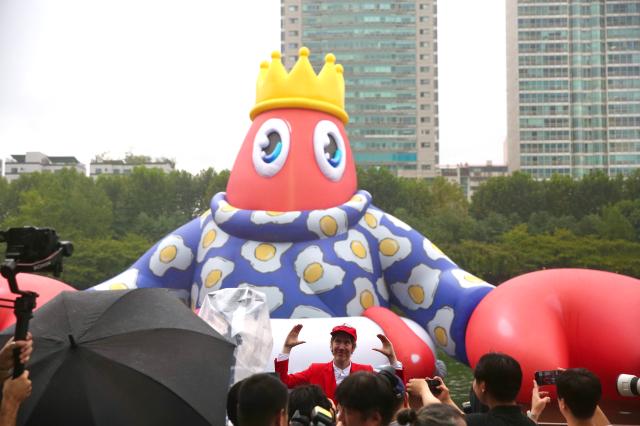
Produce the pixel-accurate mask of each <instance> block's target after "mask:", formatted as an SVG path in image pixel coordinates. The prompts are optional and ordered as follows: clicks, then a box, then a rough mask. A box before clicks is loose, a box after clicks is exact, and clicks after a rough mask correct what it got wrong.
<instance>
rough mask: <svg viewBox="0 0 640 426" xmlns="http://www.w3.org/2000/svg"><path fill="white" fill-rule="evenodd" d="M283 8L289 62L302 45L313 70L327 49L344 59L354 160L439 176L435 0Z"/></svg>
mask: <svg viewBox="0 0 640 426" xmlns="http://www.w3.org/2000/svg"><path fill="white" fill-rule="evenodd" d="M281 9H282V12H281V15H282V25H281V27H282V37H281V40H282V46H281V51H282V53H283V57H284V63H285V66H286V67H287V69H291V67H292V66H293V64H294V63H295V61H296V60H297V55H298V49H299V48H300V47H301V46H306V47H308V48H309V49H310V50H311V56H310V59H311V61H312V63H313V65H314V68H315V69H316V72H318V71H319V70H320V68H321V67H322V64H323V62H324V56H325V55H326V54H327V53H334V54H335V55H336V58H337V62H338V63H340V64H342V65H343V67H344V70H345V72H344V76H345V84H346V99H345V101H346V110H347V112H348V114H349V117H350V120H349V124H348V125H347V133H348V135H349V140H350V141H351V148H352V150H353V153H354V156H355V160H356V164H358V165H361V166H383V167H388V168H390V169H391V170H392V171H394V172H396V173H397V174H398V175H400V176H407V177H434V176H436V173H437V167H436V165H437V164H438V80H437V76H438V69H437V63H438V62H437V43H436V39H437V31H436V24H437V20H436V0H421V1H416V0H409V1H408V0H389V1H362V0H361V1H342V0H281Z"/></svg>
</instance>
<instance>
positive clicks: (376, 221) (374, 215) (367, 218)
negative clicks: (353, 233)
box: [359, 209, 383, 231]
mask: <svg viewBox="0 0 640 426" xmlns="http://www.w3.org/2000/svg"><path fill="white" fill-rule="evenodd" d="M382 216H383V213H382V212H381V211H380V210H375V209H368V210H367V211H366V212H365V214H364V215H363V216H362V219H360V222H359V224H360V225H361V226H363V227H365V228H368V229H370V230H372V231H373V230H374V229H376V228H377V227H378V225H380V221H381V220H382Z"/></svg>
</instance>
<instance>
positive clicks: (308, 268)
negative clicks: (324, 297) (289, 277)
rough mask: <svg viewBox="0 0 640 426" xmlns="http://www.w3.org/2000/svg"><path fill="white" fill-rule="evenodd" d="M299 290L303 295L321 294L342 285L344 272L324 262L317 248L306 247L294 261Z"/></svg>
mask: <svg viewBox="0 0 640 426" xmlns="http://www.w3.org/2000/svg"><path fill="white" fill-rule="evenodd" d="M295 269H296V274H297V275H298V278H299V279H300V290H301V291H302V292H303V293H305V294H321V293H325V292H327V291H330V290H333V289H334V288H335V287H337V286H339V285H342V279H343V278H344V274H345V272H344V270H343V269H342V268H340V267H339V266H335V265H331V264H329V263H327V262H325V261H324V256H323V253H322V250H320V247H318V246H311V247H307V248H306V249H304V250H303V251H301V252H300V254H299V255H298V257H297V258H296V260H295Z"/></svg>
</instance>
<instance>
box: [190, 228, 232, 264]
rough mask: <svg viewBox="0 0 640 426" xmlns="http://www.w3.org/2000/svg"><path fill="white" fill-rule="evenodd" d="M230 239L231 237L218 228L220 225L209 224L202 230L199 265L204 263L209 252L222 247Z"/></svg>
mask: <svg viewBox="0 0 640 426" xmlns="http://www.w3.org/2000/svg"><path fill="white" fill-rule="evenodd" d="M228 239H229V235H228V234H227V233H226V232H224V231H223V230H222V229H220V228H218V225H216V224H215V223H214V222H213V221H211V222H209V223H207V224H206V225H205V227H204V229H203V230H202V234H201V235H200V242H199V243H198V255H197V260H198V263H200V262H202V260H203V259H204V258H205V256H206V254H207V253H208V252H209V250H211V249H213V248H218V247H222V246H223V245H224V244H225V243H226V242H227V240H228Z"/></svg>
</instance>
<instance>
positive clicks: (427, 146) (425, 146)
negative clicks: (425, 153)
mask: <svg viewBox="0 0 640 426" xmlns="http://www.w3.org/2000/svg"><path fill="white" fill-rule="evenodd" d="M420 148H431V142H422V143H421V144H420Z"/></svg>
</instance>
